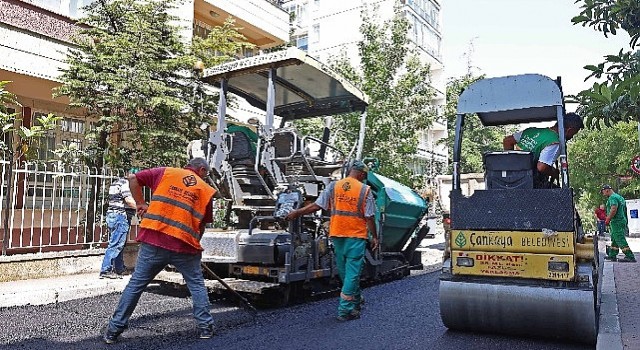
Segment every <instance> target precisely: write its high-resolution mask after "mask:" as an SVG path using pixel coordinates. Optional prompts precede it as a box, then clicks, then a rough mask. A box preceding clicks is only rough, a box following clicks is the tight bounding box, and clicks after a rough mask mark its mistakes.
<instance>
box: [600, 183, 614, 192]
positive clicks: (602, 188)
mask: <svg viewBox="0 0 640 350" xmlns="http://www.w3.org/2000/svg"><path fill="white" fill-rule="evenodd" d="M611 189H612V188H611V186H609V185H602V187H600V192H602V191H604V190H611Z"/></svg>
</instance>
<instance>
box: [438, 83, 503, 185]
mask: <svg viewBox="0 0 640 350" xmlns="http://www.w3.org/2000/svg"><path fill="white" fill-rule="evenodd" d="M482 78H484V77H483V76H480V77H476V76H472V75H471V74H466V75H463V76H461V77H458V78H452V79H450V80H449V81H448V82H447V104H446V106H445V112H444V114H445V117H446V118H447V130H448V135H447V138H446V139H444V140H442V141H441V142H446V145H447V147H448V149H449V159H453V143H454V138H455V129H456V111H457V108H458V97H459V96H460V94H461V93H462V91H464V89H466V88H467V87H468V86H469V85H470V84H472V83H473V82H475V81H477V80H480V79H482ZM513 131H515V128H514V127H513V126H495V127H485V126H482V124H481V123H480V118H478V117H477V116H475V115H468V116H466V117H465V124H464V128H463V138H462V149H461V159H460V171H461V172H462V173H478V172H483V171H484V170H483V165H482V154H483V153H485V152H489V151H499V150H502V139H503V138H504V137H505V136H506V135H509V134H511V133H513ZM449 171H452V169H451V167H450V168H449Z"/></svg>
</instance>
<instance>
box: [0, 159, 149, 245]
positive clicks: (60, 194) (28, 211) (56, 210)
mask: <svg viewBox="0 0 640 350" xmlns="http://www.w3.org/2000/svg"><path fill="white" fill-rule="evenodd" d="M124 174H125V172H124V171H123V170H117V169H109V168H103V169H101V170H98V169H96V168H90V167H87V166H63V165H59V164H55V163H29V162H13V163H12V162H9V161H6V160H0V175H1V178H0V203H2V210H0V237H1V238H2V255H11V254H20V253H39V252H48V251H60V250H76V249H95V248H100V247H105V246H106V243H107V242H108V239H109V237H108V230H107V228H106V224H105V219H104V213H105V211H106V207H107V201H108V191H109V186H110V184H111V182H112V181H113V180H114V179H116V178H118V177H121V176H124ZM136 233H137V230H136V229H135V227H134V229H132V230H131V232H130V236H129V239H130V240H132V239H135V234H136Z"/></svg>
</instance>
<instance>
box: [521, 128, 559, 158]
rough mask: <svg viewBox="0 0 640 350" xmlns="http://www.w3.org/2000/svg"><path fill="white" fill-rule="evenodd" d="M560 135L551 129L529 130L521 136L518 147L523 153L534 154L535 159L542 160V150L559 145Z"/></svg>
mask: <svg viewBox="0 0 640 350" xmlns="http://www.w3.org/2000/svg"><path fill="white" fill-rule="evenodd" d="M559 142H560V139H559V138H558V134H557V133H556V132H555V131H553V130H551V129H547V128H544V129H541V128H528V129H525V130H524V131H523V132H522V134H521V135H520V140H518V147H520V149H522V150H523V151H529V152H531V153H533V154H534V156H535V159H536V160H538V159H540V153H541V152H542V150H543V149H544V148H545V147H547V146H549V145H551V144H554V143H559Z"/></svg>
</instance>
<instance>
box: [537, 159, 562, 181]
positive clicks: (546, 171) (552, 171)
mask: <svg viewBox="0 0 640 350" xmlns="http://www.w3.org/2000/svg"><path fill="white" fill-rule="evenodd" d="M536 168H537V169H538V172H539V173H540V174H543V175H545V176H551V178H552V179H558V178H560V171H559V170H558V169H556V168H554V167H552V166H550V165H547V164H545V163H543V162H538V165H537V166H536Z"/></svg>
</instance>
